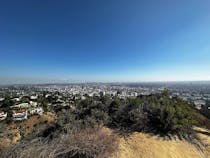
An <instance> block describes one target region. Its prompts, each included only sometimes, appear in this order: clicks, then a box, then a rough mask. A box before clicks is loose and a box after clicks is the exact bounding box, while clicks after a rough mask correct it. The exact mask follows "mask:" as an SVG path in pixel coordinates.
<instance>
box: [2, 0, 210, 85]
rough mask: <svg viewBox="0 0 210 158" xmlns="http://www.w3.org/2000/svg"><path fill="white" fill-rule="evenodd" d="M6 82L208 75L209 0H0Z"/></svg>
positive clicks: (206, 77) (196, 77) (198, 77)
mask: <svg viewBox="0 0 210 158" xmlns="http://www.w3.org/2000/svg"><path fill="white" fill-rule="evenodd" d="M0 59H1V60H0V84H6V83H40V82H75V81H78V82H85V81H102V82H111V81H120V82H122V81H123V82H126V81H131V82H136V81H180V80H210V1H209V0H57V1H55V0H5V1H3V0H0Z"/></svg>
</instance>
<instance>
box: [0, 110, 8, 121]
mask: <svg viewBox="0 0 210 158" xmlns="http://www.w3.org/2000/svg"><path fill="white" fill-rule="evenodd" d="M6 118H7V113H5V112H3V111H1V112H0V121H1V120H5V119H6Z"/></svg>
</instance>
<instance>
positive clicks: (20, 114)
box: [12, 110, 28, 121]
mask: <svg viewBox="0 0 210 158" xmlns="http://www.w3.org/2000/svg"><path fill="white" fill-rule="evenodd" d="M12 117H13V120H16V121H21V120H25V119H27V118H28V112H27V110H20V111H13V114H12Z"/></svg>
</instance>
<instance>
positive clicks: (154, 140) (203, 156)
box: [112, 133, 210, 158]
mask: <svg viewBox="0 0 210 158" xmlns="http://www.w3.org/2000/svg"><path fill="white" fill-rule="evenodd" d="M199 136H200V137H201V138H203V139H205V140H206V142H205V143H210V137H209V136H205V135H203V134H199ZM209 150H210V147H207V148H205V149H204V152H201V151H200V150H198V149H197V148H196V147H195V146H194V145H193V144H190V143H189V142H187V141H183V140H178V139H177V140H175V139H174V140H163V139H160V138H159V137H157V136H150V135H148V134H144V133H134V134H132V135H130V136H129V137H128V138H121V139H120V145H119V151H118V152H117V153H116V154H115V156H114V157H112V158H210V154H209V153H210V152H209Z"/></svg>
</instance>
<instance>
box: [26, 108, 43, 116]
mask: <svg viewBox="0 0 210 158" xmlns="http://www.w3.org/2000/svg"><path fill="white" fill-rule="evenodd" d="M43 112H44V110H43V108H42V107H37V108H33V109H30V110H29V113H30V114H31V115H33V114H38V115H42V114H43Z"/></svg>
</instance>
